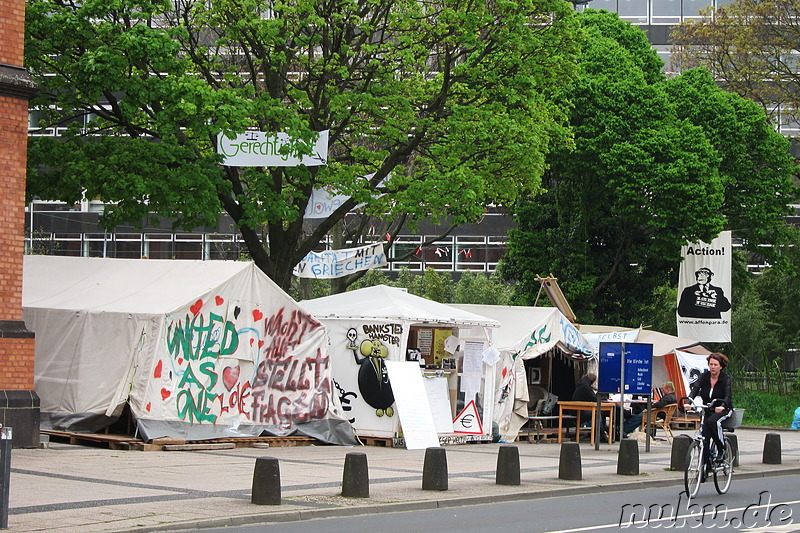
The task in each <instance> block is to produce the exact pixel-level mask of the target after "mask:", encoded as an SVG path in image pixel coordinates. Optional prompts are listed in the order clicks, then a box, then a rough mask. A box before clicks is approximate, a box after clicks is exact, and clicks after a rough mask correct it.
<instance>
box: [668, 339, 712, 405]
mask: <svg viewBox="0 0 800 533" xmlns="http://www.w3.org/2000/svg"><path fill="white" fill-rule="evenodd" d="M675 357H676V358H677V359H678V364H680V365H681V374H682V376H683V384H684V386H685V387H686V394H687V395H688V394H689V392H690V391H691V390H692V387H693V386H694V384H695V382H696V381H697V380H698V379H700V374H702V373H703V372H705V371H706V370H708V361H707V358H708V356H706V355H697V354H694V353H691V352H682V351H680V350H675Z"/></svg>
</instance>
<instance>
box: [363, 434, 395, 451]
mask: <svg viewBox="0 0 800 533" xmlns="http://www.w3.org/2000/svg"><path fill="white" fill-rule="evenodd" d="M358 439H359V440H360V441H361V443H362V444H364V446H383V447H384V448H391V447H392V446H393V444H394V441H393V440H392V439H391V438H390V437H362V436H360V435H359V437H358Z"/></svg>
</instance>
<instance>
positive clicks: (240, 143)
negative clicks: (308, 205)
mask: <svg viewBox="0 0 800 533" xmlns="http://www.w3.org/2000/svg"><path fill="white" fill-rule="evenodd" d="M290 141H291V138H290V137H289V135H287V134H286V133H276V134H268V133H265V132H263V131H246V132H244V133H240V134H238V135H236V138H234V139H229V138H228V137H226V136H225V134H224V133H220V134H218V135H217V151H218V152H219V153H221V154H222V155H224V156H225V160H224V161H223V162H222V164H223V165H226V166H229V167H297V166H300V165H306V166H308V167H312V166H319V165H326V164H328V130H325V131H321V132H319V137H318V138H317V142H316V143H315V144H314V146H313V147H312V149H311V154H310V155H304V156H301V157H297V156H293V155H289V154H281V149H282V148H283V147H284V146H286V145H287V144H289V143H290Z"/></svg>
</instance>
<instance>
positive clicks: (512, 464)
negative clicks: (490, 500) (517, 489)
mask: <svg viewBox="0 0 800 533" xmlns="http://www.w3.org/2000/svg"><path fill="white" fill-rule="evenodd" d="M495 483H496V484H498V485H519V484H520V479H519V448H517V447H516V446H513V445H511V444H506V445H503V446H500V450H499V451H498V453H497V474H496V475H495Z"/></svg>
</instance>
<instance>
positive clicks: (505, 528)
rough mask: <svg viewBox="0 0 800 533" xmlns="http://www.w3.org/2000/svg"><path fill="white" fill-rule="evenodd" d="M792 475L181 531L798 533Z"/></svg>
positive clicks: (799, 507)
mask: <svg viewBox="0 0 800 533" xmlns="http://www.w3.org/2000/svg"><path fill="white" fill-rule="evenodd" d="M798 486H800V475H786V476H771V477H765V478H757V479H741V480H737V479H736V477H735V476H734V479H733V483H732V485H731V488H730V491H729V492H728V493H727V494H725V495H718V494H717V493H716V491H715V490H714V484H713V481H710V480H709V481H708V482H706V483H705V484H704V485H703V486H702V487H701V488H700V493H699V494H698V496H697V497H696V498H695V499H694V500H692V501H691V502H690V501H687V499H686V496H685V494H684V493H683V492H682V490H683V489H682V488H679V487H676V486H670V487H663V488H658V487H657V488H648V489H639V490H628V491H608V492H595V493H592V494H586V495H582V496H563V497H556V498H545V499H539V500H530V501H519V502H509V503H493V504H488V505H471V506H467V507H450V508H440V509H436V510H425V511H409V512H400V513H379V514H373V515H366V516H354V517H335V518H327V519H315V520H307V521H303V522H291V523H277V524H256V525H247V526H241V527H226V528H217V529H193V530H187V531H192V532H194V533H270V532H281V533H299V532H303V533H305V532H320V533H321V532H325V533H376V532H381V533H394V532H396V533H413V532H426V533H428V532H431V531H453V532H459V533H486V532H487V531H493V532H494V531H502V532H513V533H516V532H519V533H539V532H541V533H545V532H547V533H573V532H578V531H592V532H606V531H617V530H619V529H627V530H643V529H644V530H650V529H659V530H669V531H680V532H684V531H687V532H688V531H698V530H703V529H709V528H714V529H724V530H726V531H747V532H749V533H755V532H764V533H767V532H769V533H778V532H790V531H800V493H798V492H797V487H798Z"/></svg>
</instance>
